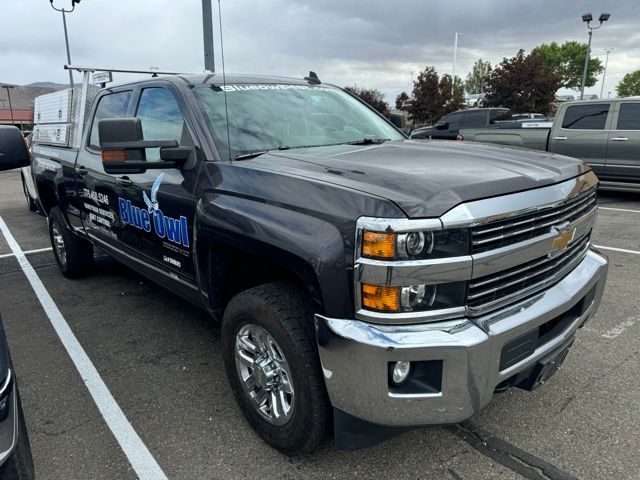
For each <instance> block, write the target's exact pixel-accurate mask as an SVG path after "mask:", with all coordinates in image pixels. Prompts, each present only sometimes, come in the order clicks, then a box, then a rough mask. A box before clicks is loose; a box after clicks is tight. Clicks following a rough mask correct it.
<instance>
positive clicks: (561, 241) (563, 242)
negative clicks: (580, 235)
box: [549, 227, 576, 254]
mask: <svg viewBox="0 0 640 480" xmlns="http://www.w3.org/2000/svg"><path fill="white" fill-rule="evenodd" d="M553 229H554V230H556V231H558V232H559V233H560V235H558V236H557V237H556V238H554V239H553V244H552V246H551V248H552V251H551V252H549V253H550V254H553V253H560V252H562V251H563V250H565V249H566V248H567V246H568V245H569V244H570V243H571V241H572V240H573V238H574V237H575V236H576V229H575V227H574V228H571V229H566V227H565V228H560V227H554V228H553Z"/></svg>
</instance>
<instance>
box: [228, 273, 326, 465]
mask: <svg viewBox="0 0 640 480" xmlns="http://www.w3.org/2000/svg"><path fill="white" fill-rule="evenodd" d="M246 325H258V326H259V327H261V328H262V329H264V330H266V331H267V332H268V334H269V335H270V336H271V337H272V338H273V339H274V340H275V341H276V342H277V344H278V346H279V347H280V349H281V350H282V353H283V355H284V357H285V359H286V361H287V362H288V368H289V370H290V374H291V378H290V380H291V382H292V385H293V388H294V391H295V401H294V403H293V408H292V412H293V413H292V414H291V418H290V419H289V420H288V421H287V422H286V423H285V424H284V425H279V426H277V425H273V424H272V423H270V422H269V421H268V420H267V419H265V418H264V417H263V415H261V414H260V413H259V411H258V409H257V407H256V406H255V403H254V402H253V401H252V400H251V398H250V397H249V394H248V393H247V391H246V390H245V388H244V386H243V383H242V380H241V378H240V374H239V371H238V369H237V368H236V359H235V354H236V335H237V334H238V332H239V331H240V330H241V329H242V328H243V326H246ZM221 336H222V354H223V358H224V365H225V370H226V373H227V378H228V379H229V383H230V385H231V389H232V391H233V394H234V395H235V397H236V400H237V401H238V404H239V406H240V409H241V410H242V413H243V414H244V416H245V418H246V419H247V421H248V422H249V424H250V425H251V426H252V427H253V429H254V430H255V431H256V432H257V433H258V435H260V437H262V438H263V439H264V440H265V441H266V442H267V443H269V444H270V445H272V446H273V447H275V448H277V449H278V450H280V451H281V452H283V453H285V454H287V455H301V454H306V453H311V452H312V451H313V450H314V449H315V448H316V447H317V446H318V444H319V443H320V442H321V441H322V439H323V437H324V435H325V432H326V430H327V422H328V421H329V401H328V398H327V392H326V389H325V385H324V379H323V377H322V371H321V367H320V359H319V357H318V350H317V346H316V340H315V328H314V325H313V312H312V310H311V306H310V302H309V299H308V297H307V295H306V294H305V292H304V291H303V290H302V289H301V288H298V287H296V286H294V285H292V284H288V283H284V282H282V283H280V282H278V283H268V284H265V285H261V286H258V287H255V288H251V289H249V290H246V291H244V292H242V293H239V294H238V295H236V296H235V297H233V299H232V300H231V302H229V305H228V306H227V309H226V310H225V313H224V317H223V320H222V335H221Z"/></svg>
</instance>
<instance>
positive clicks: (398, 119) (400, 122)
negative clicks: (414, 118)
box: [389, 113, 405, 129]
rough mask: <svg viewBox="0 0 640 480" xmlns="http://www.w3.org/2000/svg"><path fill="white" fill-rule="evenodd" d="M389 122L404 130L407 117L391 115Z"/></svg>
mask: <svg viewBox="0 0 640 480" xmlns="http://www.w3.org/2000/svg"><path fill="white" fill-rule="evenodd" d="M389 121H390V122H391V123H393V125H395V126H396V127H397V128H399V129H403V128H404V127H405V116H404V115H398V114H397V113H392V114H391V115H389Z"/></svg>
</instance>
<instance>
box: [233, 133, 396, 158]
mask: <svg viewBox="0 0 640 480" xmlns="http://www.w3.org/2000/svg"><path fill="white" fill-rule="evenodd" d="M389 140H391V139H390V138H361V139H360V140H351V141H349V142H339V143H327V144H324V145H322V144H321V145H295V146H293V147H290V146H288V145H281V146H279V147H278V148H271V149H269V150H258V151H255V152H249V153H243V154H242V155H237V156H235V157H234V158H233V159H234V160H248V159H250V158H256V157H259V156H260V155H264V154H265V153H269V152H274V151H280V150H292V149H294V148H296V149H297V148H319V147H335V146H338V145H379V144H381V143H384V142H388V141H389Z"/></svg>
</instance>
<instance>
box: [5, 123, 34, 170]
mask: <svg viewBox="0 0 640 480" xmlns="http://www.w3.org/2000/svg"><path fill="white" fill-rule="evenodd" d="M30 164H31V156H30V155H29V150H28V149H27V144H26V143H25V139H24V136H23V135H22V132H21V131H20V130H18V128H17V127H13V126H9V125H0V171H4V170H12V169H14V168H22V167H28V166H29V165H30Z"/></svg>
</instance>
